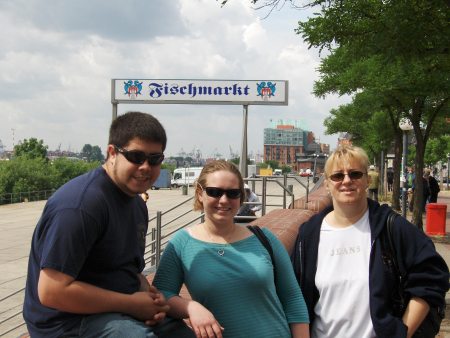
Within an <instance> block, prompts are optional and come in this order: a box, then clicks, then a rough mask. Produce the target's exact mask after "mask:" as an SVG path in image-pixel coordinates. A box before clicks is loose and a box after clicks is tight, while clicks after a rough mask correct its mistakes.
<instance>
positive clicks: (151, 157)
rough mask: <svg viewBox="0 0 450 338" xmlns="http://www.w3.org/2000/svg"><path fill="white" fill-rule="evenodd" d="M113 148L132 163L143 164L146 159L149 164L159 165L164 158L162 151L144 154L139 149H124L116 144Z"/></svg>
mask: <svg viewBox="0 0 450 338" xmlns="http://www.w3.org/2000/svg"><path fill="white" fill-rule="evenodd" d="M114 149H116V151H118V152H119V153H121V154H122V155H123V156H124V157H125V158H126V159H127V161H129V162H131V163H133V164H143V163H144V162H145V161H146V160H147V162H148V164H149V165H160V164H161V163H162V161H163V160H164V154H163V153H153V154H146V153H144V152H143V151H140V150H125V149H123V148H120V147H118V146H114Z"/></svg>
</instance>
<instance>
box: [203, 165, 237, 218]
mask: <svg viewBox="0 0 450 338" xmlns="http://www.w3.org/2000/svg"><path fill="white" fill-rule="evenodd" d="M216 171H229V172H230V173H232V174H234V175H236V177H237V178H238V181H239V189H240V190H241V198H240V203H241V205H242V203H243V202H244V198H245V190H244V180H243V179H242V175H241V173H240V172H239V169H238V168H237V167H236V165H235V164H234V163H232V162H227V161H225V160H216V161H212V162H209V163H208V164H206V165H205V166H204V167H203V169H202V172H201V173H200V176H199V177H198V179H197V181H196V182H195V196H194V210H195V211H199V210H203V203H202V202H201V201H200V199H199V198H198V196H199V195H200V194H202V193H203V190H202V188H205V187H206V179H207V176H208V175H209V174H212V173H214V172H216Z"/></svg>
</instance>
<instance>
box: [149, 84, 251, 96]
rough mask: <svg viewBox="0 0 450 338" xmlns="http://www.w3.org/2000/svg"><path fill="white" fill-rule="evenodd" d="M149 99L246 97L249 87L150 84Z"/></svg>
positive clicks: (237, 85)
mask: <svg viewBox="0 0 450 338" xmlns="http://www.w3.org/2000/svg"><path fill="white" fill-rule="evenodd" d="M148 87H149V89H150V92H149V95H150V97H151V98H154V99H157V98H160V97H161V96H163V95H166V96H170V95H187V96H190V97H191V98H193V97H196V96H222V95H224V96H242V95H244V96H247V95H249V89H250V88H249V86H245V87H242V86H240V85H239V84H236V83H235V84H233V85H231V86H196V85H195V84H193V83H189V84H188V85H184V86H180V85H178V84H168V83H164V84H161V83H156V82H151V83H150V84H149V85H148Z"/></svg>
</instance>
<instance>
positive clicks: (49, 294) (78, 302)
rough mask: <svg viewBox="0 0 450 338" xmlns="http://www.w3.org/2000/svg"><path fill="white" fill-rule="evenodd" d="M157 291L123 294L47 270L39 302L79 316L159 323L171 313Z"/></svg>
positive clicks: (40, 284)
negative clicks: (118, 316) (106, 314)
mask: <svg viewBox="0 0 450 338" xmlns="http://www.w3.org/2000/svg"><path fill="white" fill-rule="evenodd" d="M155 290H156V289H150V290H149V291H139V292H135V293H133V294H130V295H129V294H123V293H119V292H115V291H111V290H106V289H102V288H99V287H96V286H94V285H91V284H88V283H84V282H80V281H77V280H75V279H74V278H73V277H71V276H69V275H66V274H64V273H62V272H59V271H56V270H53V269H48V268H45V269H42V270H41V272H40V274H39V282H38V295H39V300H40V302H41V303H42V304H43V305H44V306H47V307H51V308H55V309H58V310H60V311H64V312H70V313H78V314H93V313H104V312H119V313H124V314H128V315H130V316H132V317H134V318H136V319H139V320H143V321H145V320H158V319H156V318H159V316H157V315H158V314H161V313H162V312H164V313H165V312H167V311H168V310H169V306H168V305H167V303H166V302H165V300H164V297H162V296H161V295H160V294H159V292H152V291H155ZM155 316H156V318H155Z"/></svg>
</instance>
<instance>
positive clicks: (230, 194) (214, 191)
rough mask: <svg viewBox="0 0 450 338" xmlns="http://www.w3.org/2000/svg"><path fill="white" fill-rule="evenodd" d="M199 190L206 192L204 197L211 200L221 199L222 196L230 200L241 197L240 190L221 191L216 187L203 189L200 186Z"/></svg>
mask: <svg viewBox="0 0 450 338" xmlns="http://www.w3.org/2000/svg"><path fill="white" fill-rule="evenodd" d="M200 188H202V190H203V191H205V192H206V195H208V196H209V197H212V198H221V197H222V196H223V194H225V195H226V196H227V198H230V199H232V200H235V199H238V198H240V197H241V189H222V188H216V187H206V188H203V187H202V186H200Z"/></svg>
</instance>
